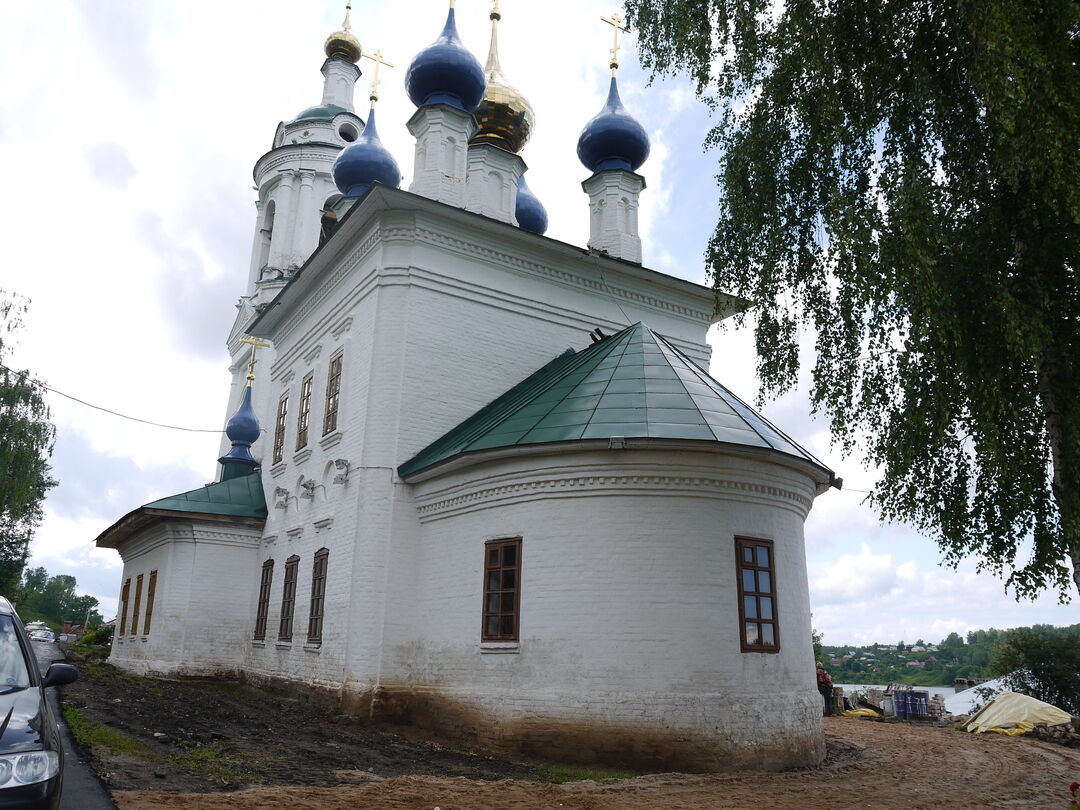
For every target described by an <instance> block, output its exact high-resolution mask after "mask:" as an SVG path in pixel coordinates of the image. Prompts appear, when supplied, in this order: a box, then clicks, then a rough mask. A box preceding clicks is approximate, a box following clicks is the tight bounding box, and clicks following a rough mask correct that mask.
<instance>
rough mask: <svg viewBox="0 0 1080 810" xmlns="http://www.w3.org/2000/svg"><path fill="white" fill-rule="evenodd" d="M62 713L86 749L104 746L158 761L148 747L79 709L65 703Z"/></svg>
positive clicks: (72, 731)
mask: <svg viewBox="0 0 1080 810" xmlns="http://www.w3.org/2000/svg"><path fill="white" fill-rule="evenodd" d="M60 711H61V712H62V713H63V715H64V720H65V721H67V724H68V728H70V729H71V736H73V737H74V738H75V740H76V741H77V742H78V743H79V744H80V745H81V746H83V747H85V748H92V747H93V746H95V745H103V746H105V747H107V748H111V749H112V750H114V751H122V752H124V753H127V754H132V755H133V756H137V757H139V758H140V759H156V758H157V755H156V753H155V752H154V751H153V749H151V748H150V747H149V746H148V745H146V744H145V743H143V742H140V741H139V740H136V739H135V738H134V737H129V736H128V735H127V734H124V733H123V732H122V731H119V730H117V729H115V728H112V727H110V726H105V725H102V724H101V723H95V722H94V721H93V720H91V719H89V718H88V717H85V716H83V714H82V713H81V712H79V710H78V709H76V708H75V707H74V706H71V705H69V704H67V703H65V704H64V705H63V706H61V707H60Z"/></svg>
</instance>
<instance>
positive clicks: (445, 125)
mask: <svg viewBox="0 0 1080 810" xmlns="http://www.w3.org/2000/svg"><path fill="white" fill-rule="evenodd" d="M408 127H409V132H410V133H412V135H413V137H415V138H416V161H415V163H414V168H413V182H412V185H411V186H409V191H411V192H413V193H414V194H420V195H422V196H424V197H427V198H428V199H432V200H436V201H438V202H441V203H446V204H447V205H453V206H455V207H457V208H464V207H465V183H466V177H467V176H468V152H469V149H468V144H469V139H470V138H472V136H473V135H475V134H476V130H477V126H476V119H474V118H473V116H472V114H471V113H467V112H464V111H462V110H459V109H456V108H454V107H451V106H450V105H449V104H428V105H425V106H423V107H420V108H419V109H418V110H417V111H416V113H415V114H414V115H413V117H412V118H410V119H409V124H408Z"/></svg>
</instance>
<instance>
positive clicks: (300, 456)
mask: <svg viewBox="0 0 1080 810" xmlns="http://www.w3.org/2000/svg"><path fill="white" fill-rule="evenodd" d="M311 452H312V450H311V448H310V447H305V448H304V449H303V450H297V451H296V452H295V453H294V454H293V457H292V460H293V463H295V464H303V463H304V462H305V461H307V460H308V459H309V458H311Z"/></svg>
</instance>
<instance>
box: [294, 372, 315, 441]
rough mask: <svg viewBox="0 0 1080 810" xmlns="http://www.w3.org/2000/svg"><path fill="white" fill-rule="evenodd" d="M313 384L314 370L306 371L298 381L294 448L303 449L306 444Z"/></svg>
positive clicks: (309, 424)
mask: <svg viewBox="0 0 1080 810" xmlns="http://www.w3.org/2000/svg"><path fill="white" fill-rule="evenodd" d="M314 385H315V372H314V371H311V372H308V374H307V376H306V377H304V379H303V381H302V382H301V383H300V403H299V408H298V409H297V411H296V449H297V450H303V449H304V448H305V447H307V444H308V433H309V432H310V427H311V389H312V388H313V387H314Z"/></svg>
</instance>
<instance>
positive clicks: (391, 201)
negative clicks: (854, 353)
mask: <svg viewBox="0 0 1080 810" xmlns="http://www.w3.org/2000/svg"><path fill="white" fill-rule="evenodd" d="M388 211H412V212H416V213H423V214H429V215H431V216H433V217H441V218H443V219H444V220H446V221H448V222H449V223H451V224H456V225H460V226H464V227H466V228H477V227H479V228H482V229H484V231H485V232H486V233H488V234H493V235H496V236H500V237H502V238H503V239H505V240H506V241H507V242H509V244H510V245H511V246H512V245H514V244H515V243H517V244H519V245H521V246H522V248H523V250H522V252H526V251H533V252H535V251H536V249H537V248H538V247H539V248H541V250H543V251H545V252H547V253H548V254H549V255H550V256H551V257H552V258H553V259H556V260H557V259H559V258H562V259H564V260H565V261H567V262H571V263H579V262H581V261H582V259H586V258H587V259H588V261H589V262H590V263H591V264H594V265H595V267H596V268H597V270H598V271H599V272H598V274H597V275H598V276H602V275H603V273H604V271H609V272H611V273H613V274H622V275H626V276H630V277H631V278H639V279H642V280H644V281H647V282H650V283H652V284H659V285H660V286H663V287H667V288H669V289H671V290H672V291H673V292H675V293H678V294H682V295H687V294H689V295H691V296H693V297H695V298H698V299H699V300H702V301H703V302H704V301H709V302H711V304H712V306H711V310H712V312H713V317H712V319H711V323H717V322H719V321H721V320H723V319H724V318H727V317H729V316H731V315H735V314H738V313H739V312H743V311H745V310H746V309H748V308H749V306H750V304H749V302H748V301H746V300H745V299H742V298H738V297H736V296H732V295H726V294H724V293H719V292H717V291H715V290H713V289H712V288H710V287H706V286H704V285H701V284H696V283H694V282H692V281H686V280H685V279H681V278H678V277H676V276H672V275H669V274H667V273H662V272H660V271H659V270H652V269H650V268H648V267H645V266H644V265H640V264H636V263H634V262H629V261H624V260H622V259H617V258H614V257H612V256H608V255H607V254H601V253H596V252H594V251H590V250H588V249H585V248H581V247H579V246H577V245H571V244H568V243H566V242H561V241H559V240H558V239H552V238H551V237H548V236H541V235H539V234H535V233H532V232H530V231H526V230H523V229H522V228H519V227H517V226H516V225H511V224H509V223H505V222H500V221H498V220H494V219H491V218H489V217H485V216H483V215H481V214H476V213H473V212H472V211H466V210H465V209H463V208H457V207H455V206H452V205H446V204H445V203H440V202H436V201H435V200H430V199H428V198H427V197H422V196H420V195H419V194H413V193H412V192H409V191H402V190H400V189H392V188H389V187H387V186H383V185H380V184H378V183H375V184H373V185H372V186H371V188H370V189H369V190H368V191H367V192H366V193H365V194H364V195H363V196H362V197H361V198H360V199H359V200H358V201H357V202H356V204H355V205H353V207H352V208H351V209H349V211H348V213H346V214H345V216H344V217H342V219H341V221H340V222H339V223H338V226H337V228H336V230H335V231H334V233H333V235H332V236H331V237H330V238H329V239H328V240H326V242H324V243H323V244H322V245H320V246H319V248H318V249H317V250H316V251H315V252H314V253H313V254H311V256H310V258H309V259H308V260H307V261H306V262H304V265H303V266H302V267H301V268H300V269H299V270H298V271H297V272H296V273H295V274H294V275H293V277H292V278H291V279H290V280H289V283H288V284H286V285H285V287H283V288H282V290H281V291H280V292H279V293H278V295H277V296H276V297H275V298H274V300H273V301H271V302H270V304H269V306H268V307H267V308H266V310H264V311H263V312H262V314H260V315H259V316H258V317H257V318H256V319H255V321H254V322H253V323H252V324H251V326H250V332H249V334H251V335H253V336H255V337H262V338H272V337H273V335H274V332H275V330H276V329H277V328H278V327H279V326H280V325H281V324H282V322H283V321H284V320H285V319H286V318H287V317H288V316H289V314H290V313H291V312H292V311H293V308H294V307H295V306H296V305H297V304H299V303H300V302H301V301H302V300H304V299H305V297H306V294H307V293H308V292H309V291H310V290H311V289H312V288H313V287H314V286H315V285H316V284H317V283H318V282H319V280H320V279H321V278H322V276H323V274H325V273H327V272H329V271H330V270H331V269H332V268H333V267H335V266H336V264H337V262H338V261H339V260H341V259H343V258H344V254H345V253H346V252H347V251H348V250H349V248H350V247H351V246H352V245H353V243H354V242H355V240H356V239H357V238H358V236H359V234H360V233H361V232H362V231H363V229H364V228H365V227H367V226H368V225H369V224H370V223H371V222H372V220H373V219H375V218H376V217H377V216H379V215H380V214H382V213H385V212H388Z"/></svg>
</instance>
